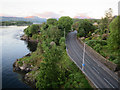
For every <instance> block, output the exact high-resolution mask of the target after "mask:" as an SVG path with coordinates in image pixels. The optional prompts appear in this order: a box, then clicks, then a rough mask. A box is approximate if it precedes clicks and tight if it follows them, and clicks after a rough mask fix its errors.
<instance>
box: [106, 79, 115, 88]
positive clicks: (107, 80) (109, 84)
mask: <svg viewBox="0 0 120 90" xmlns="http://www.w3.org/2000/svg"><path fill="white" fill-rule="evenodd" d="M104 80H105V81H106V82H107V83H108V84H109V85H110V86H112V87H113V85H112V84H111V83H110V82H109V81H108V80H107V79H105V78H104ZM113 88H114V87H113Z"/></svg>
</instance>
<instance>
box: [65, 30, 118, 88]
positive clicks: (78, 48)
mask: <svg viewBox="0 0 120 90" xmlns="http://www.w3.org/2000/svg"><path fill="white" fill-rule="evenodd" d="M66 50H67V53H68V55H69V57H70V58H71V59H72V61H73V62H74V63H75V64H76V65H77V66H78V67H79V68H80V69H81V70H82V63H83V45H82V44H81V43H80V42H79V40H77V37H76V32H75V31H74V32H70V33H69V34H68V35H67V38H66ZM98 58H99V57H98ZM98 58H94V57H93V55H92V54H90V52H89V51H87V50H86V51H85V66H84V69H83V73H84V74H85V75H86V77H87V78H88V79H89V80H90V81H91V82H92V83H93V84H94V86H95V87H96V88H100V89H105V88H115V89H119V88H120V82H119V81H120V79H119V78H118V76H117V75H116V74H115V73H114V72H112V71H111V70H109V69H108V68H107V67H106V66H105V65H103V64H102V63H101V62H99V60H97V59H98Z"/></svg>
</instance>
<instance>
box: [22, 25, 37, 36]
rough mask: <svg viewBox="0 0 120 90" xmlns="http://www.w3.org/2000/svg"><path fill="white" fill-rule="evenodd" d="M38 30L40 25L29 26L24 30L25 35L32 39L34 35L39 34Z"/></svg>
mask: <svg viewBox="0 0 120 90" xmlns="http://www.w3.org/2000/svg"><path fill="white" fill-rule="evenodd" d="M38 30H39V25H37V24H33V25H30V26H28V27H27V28H26V29H25V30H24V32H25V34H26V35H27V36H29V37H32V35H34V34H37V33H38Z"/></svg>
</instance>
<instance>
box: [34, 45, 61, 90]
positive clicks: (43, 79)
mask: <svg viewBox="0 0 120 90" xmlns="http://www.w3.org/2000/svg"><path fill="white" fill-rule="evenodd" d="M45 48H46V49H44V50H45V53H44V54H43V56H44V59H43V62H41V63H40V70H39V71H40V72H39V74H38V76H37V83H36V86H37V88H39V89H40V88H58V85H59V82H60V81H59V80H60V79H59V78H60V71H59V67H58V65H57V63H58V62H59V60H60V59H61V50H60V49H58V48H57V46H56V45H54V46H52V48H51V49H49V48H47V46H46V45H45Z"/></svg>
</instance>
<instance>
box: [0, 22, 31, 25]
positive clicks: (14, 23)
mask: <svg viewBox="0 0 120 90" xmlns="http://www.w3.org/2000/svg"><path fill="white" fill-rule="evenodd" d="M31 24H33V23H32V22H27V21H2V22H0V26H12V25H17V26H26V25H31Z"/></svg>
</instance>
